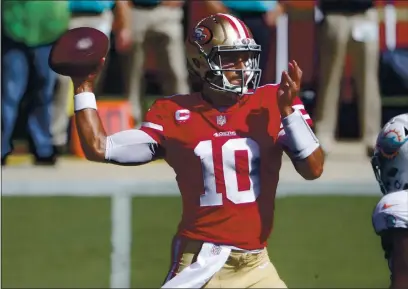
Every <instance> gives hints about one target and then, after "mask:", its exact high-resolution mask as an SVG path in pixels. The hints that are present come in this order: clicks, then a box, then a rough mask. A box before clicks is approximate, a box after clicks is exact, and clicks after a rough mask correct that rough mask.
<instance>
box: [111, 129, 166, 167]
mask: <svg viewBox="0 0 408 289" xmlns="http://www.w3.org/2000/svg"><path fill="white" fill-rule="evenodd" d="M158 148H159V145H158V143H157V142H156V141H155V140H154V139H153V138H152V137H151V136H149V135H148V134H147V133H145V132H144V131H141V130H138V129H132V130H125V131H121V132H118V133H115V134H113V135H110V136H108V137H107V139H106V149H105V159H106V160H107V161H110V162H114V163H119V164H135V165H138V164H144V163H147V162H150V161H151V160H153V158H154V157H155V155H156V153H157V150H158Z"/></svg>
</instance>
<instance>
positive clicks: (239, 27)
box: [219, 13, 247, 38]
mask: <svg viewBox="0 0 408 289" xmlns="http://www.w3.org/2000/svg"><path fill="white" fill-rule="evenodd" d="M219 15H222V16H224V17H225V18H227V19H228V20H229V21H230V22H231V23H232V24H233V26H235V27H234V28H236V30H237V31H238V34H239V35H238V36H239V38H247V36H246V33H245V28H244V27H243V26H242V24H241V23H240V22H239V21H238V19H236V18H235V17H234V16H231V15H228V14H222V13H220V14H219Z"/></svg>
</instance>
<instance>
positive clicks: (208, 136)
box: [73, 14, 324, 288]
mask: <svg viewBox="0 0 408 289" xmlns="http://www.w3.org/2000/svg"><path fill="white" fill-rule="evenodd" d="M186 51H187V56H188V66H189V70H190V73H191V75H192V76H194V77H195V78H198V79H200V80H201V84H202V87H201V89H200V91H199V92H195V93H192V94H189V95H174V96H170V97H166V98H162V99H159V100H157V101H156V102H155V103H154V104H153V105H152V107H151V108H150V109H149V111H148V112H147V114H146V117H145V121H144V122H143V123H142V126H141V129H139V130H136V129H135V130H128V131H122V132H119V133H116V134H114V135H110V136H108V135H106V133H105V131H104V128H103V126H102V123H101V122H100V119H99V116H98V112H97V110H96V101H95V95H94V94H93V91H92V82H93V79H94V77H95V75H91V76H89V77H88V78H87V79H78V78H73V81H74V85H75V92H76V95H75V111H76V114H75V117H76V122H77V127H78V133H79V136H80V139H81V144H82V147H83V149H84V152H85V155H86V156H87V158H88V159H89V160H92V161H98V162H110V163H116V164H126V165H129V164H134V165H140V164H144V163H147V162H149V161H151V160H154V159H155V158H157V157H164V159H165V160H166V162H167V163H168V164H169V165H170V166H171V167H172V168H173V169H174V171H175V173H176V180H177V183H178V186H179V189H180V192H181V196H182V200H183V215H182V220H181V222H180V224H179V228H178V232H177V234H176V236H175V238H174V240H173V248H172V263H171V268H170V272H169V274H168V276H167V278H166V280H165V283H164V285H163V287H162V288H200V287H203V288H214V287H220V286H221V287H236V288H238V287H241V288H286V285H285V283H284V282H283V281H282V280H281V279H280V277H279V275H278V274H277V272H276V270H275V267H274V266H273V264H272V263H271V261H270V259H269V257H268V253H267V251H266V241H267V239H268V237H269V235H270V232H271V230H272V225H273V215H274V200H275V194H276V188H277V184H278V180H279V171H280V167H281V162H282V154H283V152H286V153H287V154H288V155H289V156H290V158H291V159H292V161H293V164H294V166H295V168H296V170H297V172H298V173H299V174H300V175H302V176H303V177H304V178H305V179H308V180H313V179H316V178H318V177H319V176H320V175H321V174H322V171H323V159H324V157H323V153H322V150H321V148H320V146H319V142H318V140H317V139H316V137H315V135H314V134H313V132H312V130H311V128H310V125H311V120H310V117H309V115H308V114H307V112H306V111H305V109H304V106H303V104H302V102H301V101H300V99H299V98H298V97H297V93H298V92H299V87H300V82H301V77H302V71H301V70H300V68H299V66H298V65H297V63H296V62H295V61H292V62H291V63H289V69H288V72H286V71H285V72H283V73H282V81H281V83H280V84H279V85H273V84H271V85H265V86H262V87H258V85H259V79H260V76H261V70H260V69H259V61H260V59H259V55H260V51H261V47H260V46H259V45H257V44H256V43H255V41H254V40H253V38H252V34H251V32H250V31H249V29H248V28H247V27H246V26H245V24H244V23H243V22H242V21H241V20H239V19H238V18H236V17H234V16H231V15H227V14H216V15H212V16H210V17H207V18H205V19H203V20H201V21H200V22H199V23H198V24H197V25H196V26H195V27H194V29H193V31H192V33H191V35H190V36H189V38H188V40H187V41H186Z"/></svg>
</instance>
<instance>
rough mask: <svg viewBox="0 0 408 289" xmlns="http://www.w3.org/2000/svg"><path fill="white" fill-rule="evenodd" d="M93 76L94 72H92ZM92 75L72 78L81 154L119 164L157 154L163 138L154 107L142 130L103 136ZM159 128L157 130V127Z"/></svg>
mask: <svg viewBox="0 0 408 289" xmlns="http://www.w3.org/2000/svg"><path fill="white" fill-rule="evenodd" d="M95 75H96V74H95ZM95 75H91V76H89V77H88V78H86V79H85V80H84V79H74V78H73V82H74V88H75V96H74V108H75V121H76V126H77V131H78V135H79V139H80V142H81V146H82V149H83V151H84V154H85V157H86V158H87V159H88V160H90V161H95V162H110V163H115V164H120V165H140V164H144V163H147V162H150V161H151V160H153V159H154V158H155V157H157V156H158V152H159V150H160V148H161V144H162V140H163V135H162V132H163V129H162V126H161V125H159V124H155V123H153V122H149V121H150V119H152V120H153V121H155V122H156V123H157V122H159V121H160V120H159V118H160V116H158V115H156V113H158V111H157V109H155V108H154V106H153V107H152V108H151V110H150V111H149V113H148V114H147V115H146V121H147V122H146V123H144V127H142V129H140V130H137V129H133V130H126V131H121V132H118V133H115V134H113V135H107V133H106V131H105V129H104V127H103V124H102V122H101V119H100V117H99V114H98V111H97V107H96V100H95V95H94V93H93V81H94V79H95ZM160 128H161V129H160Z"/></svg>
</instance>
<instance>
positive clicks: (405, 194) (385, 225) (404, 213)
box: [372, 190, 408, 234]
mask: <svg viewBox="0 0 408 289" xmlns="http://www.w3.org/2000/svg"><path fill="white" fill-rule="evenodd" d="M372 221H373V226H374V229H375V232H376V233H377V234H379V233H381V232H383V231H386V230H389V229H394V228H401V229H408V191H406V190H404V191H398V192H394V193H390V194H388V195H385V196H384V197H382V199H381V200H380V201H379V202H378V204H377V206H376V207H375V209H374V212H373V216H372Z"/></svg>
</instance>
